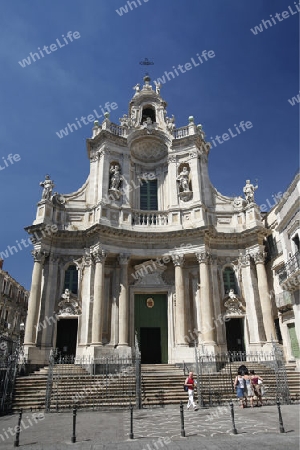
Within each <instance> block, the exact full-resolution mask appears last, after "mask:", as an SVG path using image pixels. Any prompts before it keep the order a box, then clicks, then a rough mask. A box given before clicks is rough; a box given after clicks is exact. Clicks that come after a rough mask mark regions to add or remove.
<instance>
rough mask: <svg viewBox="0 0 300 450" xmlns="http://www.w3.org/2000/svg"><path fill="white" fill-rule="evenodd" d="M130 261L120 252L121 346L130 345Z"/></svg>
mask: <svg viewBox="0 0 300 450" xmlns="http://www.w3.org/2000/svg"><path fill="white" fill-rule="evenodd" d="M128 261H129V256H128V255H124V254H120V256H119V263H120V266H121V274H120V295H119V347H122V346H128V321H129V315H128V312H129V302H128Z"/></svg>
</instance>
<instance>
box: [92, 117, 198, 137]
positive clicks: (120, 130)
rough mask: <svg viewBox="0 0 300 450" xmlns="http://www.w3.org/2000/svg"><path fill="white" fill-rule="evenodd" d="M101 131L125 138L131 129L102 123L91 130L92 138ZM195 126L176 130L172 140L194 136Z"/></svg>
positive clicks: (107, 122) (106, 122)
mask: <svg viewBox="0 0 300 450" xmlns="http://www.w3.org/2000/svg"><path fill="white" fill-rule="evenodd" d="M101 130H106V131H109V132H110V133H112V134H114V135H116V136H122V137H124V138H126V137H127V136H128V134H129V131H130V130H132V129H129V128H127V127H123V126H122V125H117V124H115V123H113V122H109V121H104V122H103V124H102V125H100V124H99V125H97V126H95V127H94V128H93V138H94V137H96V136H97V135H98V134H99V133H100V132H101ZM195 133H196V131H195V126H194V124H193V125H187V126H186V127H181V128H177V129H175V130H174V131H173V138H174V139H182V138H184V137H186V136H190V135H192V134H195Z"/></svg>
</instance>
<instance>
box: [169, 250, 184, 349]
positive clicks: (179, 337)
mask: <svg viewBox="0 0 300 450" xmlns="http://www.w3.org/2000/svg"><path fill="white" fill-rule="evenodd" d="M172 259H173V264H174V266H175V292H176V309H175V342H176V344H177V345H187V342H186V338H185V336H186V333H185V328H186V326H185V321H186V319H185V305H184V277H183V264H184V256H183V255H172Z"/></svg>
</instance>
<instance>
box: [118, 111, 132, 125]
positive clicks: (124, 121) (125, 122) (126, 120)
mask: <svg viewBox="0 0 300 450" xmlns="http://www.w3.org/2000/svg"><path fill="white" fill-rule="evenodd" d="M129 120H130V119H129V118H128V116H127V114H124V115H123V117H121V118H120V119H119V121H120V124H121V126H122V127H128V126H129Z"/></svg>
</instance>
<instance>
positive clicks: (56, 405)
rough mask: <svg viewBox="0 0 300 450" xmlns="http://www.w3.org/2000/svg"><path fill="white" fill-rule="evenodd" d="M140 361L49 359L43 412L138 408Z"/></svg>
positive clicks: (121, 359) (126, 359)
mask: <svg viewBox="0 0 300 450" xmlns="http://www.w3.org/2000/svg"><path fill="white" fill-rule="evenodd" d="M138 373H140V358H136V357H133V358H116V357H115V358H91V357H76V358H74V357H64V358H55V355H54V356H53V355H52V356H51V358H50V364H49V369H48V380H47V388H46V399H45V405H46V411H48V412H49V411H61V410H63V409H66V408H72V407H73V406H76V408H77V409H80V408H85V409H89V408H90V409H100V408H105V407H109V408H112V407H115V408H124V407H128V406H129V405H130V404H134V405H136V406H137V407H139V405H140V402H141V400H140V396H141V394H140V388H139V385H140V381H139V377H138V376H137V374H138Z"/></svg>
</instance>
